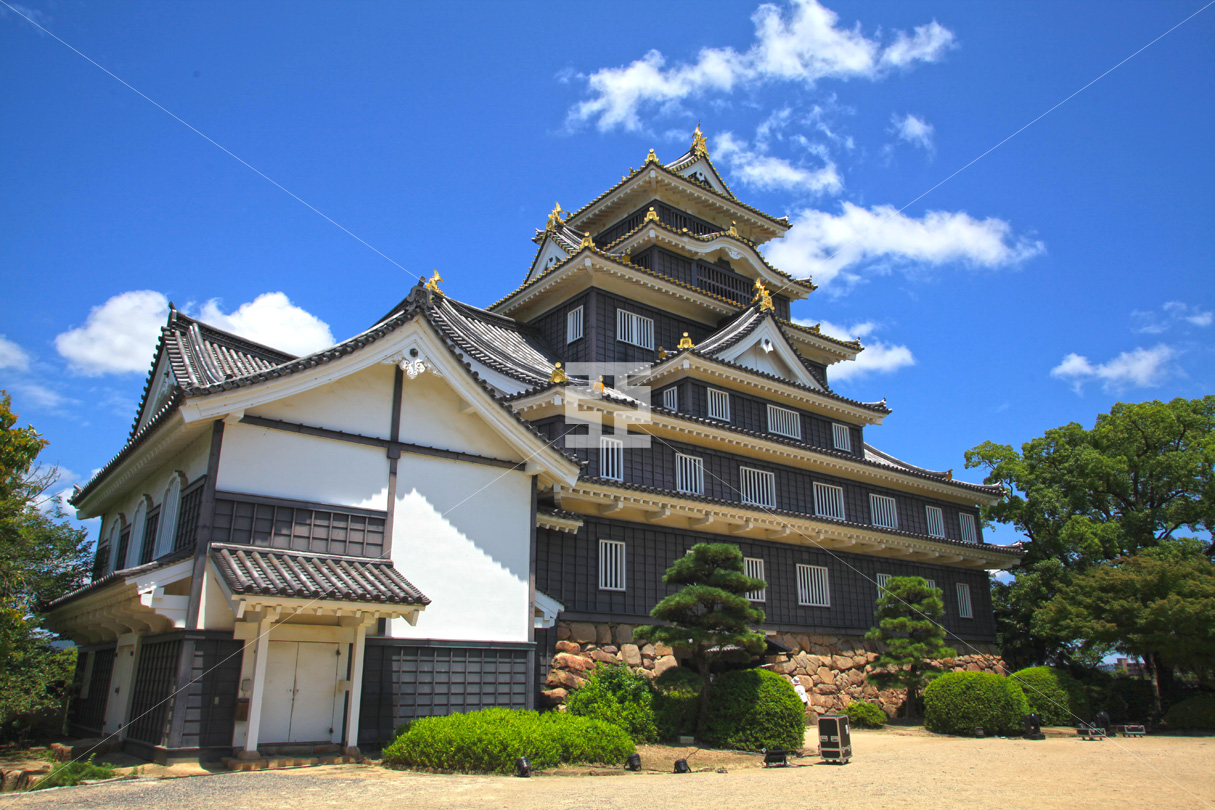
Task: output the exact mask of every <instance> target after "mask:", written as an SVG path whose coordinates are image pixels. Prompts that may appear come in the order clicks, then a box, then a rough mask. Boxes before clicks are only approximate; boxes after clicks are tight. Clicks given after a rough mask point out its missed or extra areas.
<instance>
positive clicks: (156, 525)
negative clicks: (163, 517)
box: [139, 506, 160, 565]
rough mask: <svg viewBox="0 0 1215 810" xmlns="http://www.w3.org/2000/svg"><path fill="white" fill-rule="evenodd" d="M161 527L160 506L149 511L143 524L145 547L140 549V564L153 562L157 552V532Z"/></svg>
mask: <svg viewBox="0 0 1215 810" xmlns="http://www.w3.org/2000/svg"><path fill="white" fill-rule="evenodd" d="M159 529H160V507H159V506H158V507H156V508H155V509H153V510H152V511H151V512H148V519H147V520H146V521H145V522H144V524H143V547H142V548H141V549H140V550H139V564H140V565H143V564H144V563H147V562H151V561H152V559H153V558H154V556H155V554H156V533H157V532H158V531H159Z"/></svg>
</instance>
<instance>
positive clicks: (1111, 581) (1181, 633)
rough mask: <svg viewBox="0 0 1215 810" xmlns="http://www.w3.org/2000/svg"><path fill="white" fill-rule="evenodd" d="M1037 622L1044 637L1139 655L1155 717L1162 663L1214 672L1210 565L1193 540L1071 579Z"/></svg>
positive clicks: (1203, 674) (1214, 570)
mask: <svg viewBox="0 0 1215 810" xmlns="http://www.w3.org/2000/svg"><path fill="white" fill-rule="evenodd" d="M1034 622H1035V628H1034V629H1035V630H1036V632H1038V633H1039V634H1042V635H1047V636H1056V637H1060V638H1077V639H1084V643H1085V644H1105V645H1109V646H1112V647H1114V648H1116V649H1118V650H1120V651H1122V652H1127V653H1131V654H1132V655H1138V656H1142V657H1143V659H1144V661H1145V662H1147V664H1148V670H1149V673H1150V674H1151V676H1152V687H1153V695H1154V697H1153V702H1154V707H1153V708H1154V711H1155V714H1156V716H1157V717H1159V716H1160V713H1161V683H1160V681H1161V678H1160V673H1161V669H1160V666H1163V667H1164V668H1167V669H1168V670H1169V671H1172V669H1173V668H1174V667H1177V668H1179V669H1181V670H1183V671H1187V672H1194V673H1196V674H1198V675H1199V677H1200V678H1203V679H1204V680H1205V679H1209V678H1210V676H1211V674H1212V670H1213V669H1215V565H1212V563H1211V561H1210V560H1209V559H1207V557H1206V555H1205V554H1204V553H1203V544H1201V543H1199V542H1198V541H1196V540H1192V539H1179V540H1171V541H1167V542H1165V543H1163V544H1161V545H1160V546H1158V547H1156V548H1150V549H1145V550H1143V551H1140V552H1139V553H1138V554H1133V555H1130V556H1127V557H1122V558H1120V559H1117V560H1114V561H1112V562H1109V563H1101V564H1099V565H1094V566H1091V567H1090V568H1088V569H1087V570H1085V571H1084V572H1083V573H1081V574H1078V575H1076V576H1075V577H1074V578H1073V579H1072V581H1071V582H1070V583H1068V584H1066V585H1063V586H1062V587H1061V588H1060V589H1059V593H1058V595H1056V596H1055V597H1054V598H1053V599H1051V600H1050V601H1049V602H1048V603H1046V605H1044V606H1043V607H1042V609H1041V610H1040V611H1038V613H1037V614H1036V616H1035V618H1034ZM1158 664H1159V665H1160V666H1158Z"/></svg>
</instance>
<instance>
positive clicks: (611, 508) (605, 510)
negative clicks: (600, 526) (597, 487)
mask: <svg viewBox="0 0 1215 810" xmlns="http://www.w3.org/2000/svg"><path fill="white" fill-rule="evenodd" d="M623 508H624V501H621V500H615V501H612V502H611V503H607V504H603V505H601V506H600V507H599V514H601V515H610V514H612V513H613V512H619V511H620V510H621V509H623Z"/></svg>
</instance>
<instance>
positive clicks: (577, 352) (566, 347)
mask: <svg viewBox="0 0 1215 810" xmlns="http://www.w3.org/2000/svg"><path fill="white" fill-rule="evenodd" d="M590 298H591V296H590V294H589V293H582V294H581V295H576V296H574V297H573V298H571V299H569V300H568V301H566V302H564V303H563V304H561V306H558V307H555V308H553V309H550V310H549V311H548V312H546V313H544V314H543V315H541V316H539V317H538V318H533V319H532V320H531V321H529V322H528V323H529V325H530V326H534V327H536V328H537V329H538V330H540V337H541V338H543V340H544V342H545V343H546V344H547V345H549V346H551V347H552V349H553V352H554V353H555V354H556V356H557V358H558V359H560V360H561V362H562V363H587V362H590V359H591V355H590V346H591V333H590V328H591V324H590V320H591V318H590V309H591V307H590ZM578 307H582V337H581V338H579V339H578V340H575V341H573V342H572V343H567V342H566V340H565V338H566V336H567V332H566V316H567V315H568V314H569V312H570V311H571V310H574V309H577V308H578Z"/></svg>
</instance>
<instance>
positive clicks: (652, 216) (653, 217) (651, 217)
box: [642, 205, 658, 222]
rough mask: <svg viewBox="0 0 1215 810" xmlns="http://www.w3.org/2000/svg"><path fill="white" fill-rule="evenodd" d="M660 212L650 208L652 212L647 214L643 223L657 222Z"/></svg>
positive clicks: (652, 207)
mask: <svg viewBox="0 0 1215 810" xmlns="http://www.w3.org/2000/svg"><path fill="white" fill-rule="evenodd" d="M657 221H658V212H657V211H655V210H654V206H652V205H651V206H650V210H649V211H646V212H645V219H643V220H642V222H657Z"/></svg>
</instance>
